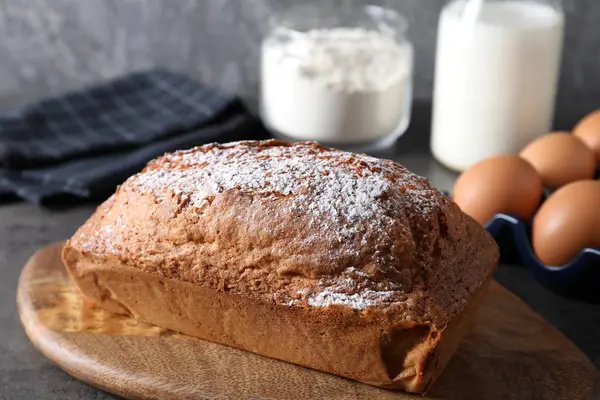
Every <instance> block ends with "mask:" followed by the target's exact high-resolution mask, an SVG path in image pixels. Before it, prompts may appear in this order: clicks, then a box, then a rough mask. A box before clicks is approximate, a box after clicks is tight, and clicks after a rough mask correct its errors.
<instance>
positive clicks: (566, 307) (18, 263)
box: [0, 108, 600, 400]
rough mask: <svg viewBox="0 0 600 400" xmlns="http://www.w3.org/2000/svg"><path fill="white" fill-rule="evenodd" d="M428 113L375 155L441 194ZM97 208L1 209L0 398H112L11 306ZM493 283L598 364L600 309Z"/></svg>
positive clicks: (511, 272)
mask: <svg viewBox="0 0 600 400" xmlns="http://www.w3.org/2000/svg"><path fill="white" fill-rule="evenodd" d="M427 113H428V111H427V110H419V109H418V108H417V110H415V119H416V121H415V123H414V124H413V126H412V128H411V129H410V131H409V132H408V133H407V134H406V135H405V136H404V137H403V138H402V139H401V140H400V141H399V143H398V146H397V147H396V148H395V149H394V150H392V151H389V152H387V153H382V154H376V155H377V156H381V157H386V158H392V159H395V160H398V161H400V162H401V163H403V164H404V165H405V166H407V167H408V168H409V169H411V170H413V171H414V172H416V173H418V174H421V175H425V176H428V177H429V178H430V179H431V181H432V183H433V184H434V185H435V186H437V187H438V188H440V189H442V190H450V189H451V188H452V185H453V182H454V179H455V178H456V176H455V174H453V173H451V172H449V171H447V170H446V169H444V168H443V167H441V166H440V165H439V164H437V163H436V162H435V161H434V160H432V158H431V156H430V155H429V152H428V148H427V147H428V146H427V132H428V126H427V124H426V123H425V121H426V120H428V118H427ZM94 207H95V205H94V204H79V205H75V206H71V207H68V208H65V209H63V210H52V211H50V210H48V209H42V208H38V207H35V206H33V205H29V204H25V203H22V202H15V203H5V204H1V205H0V399H60V400H68V399H108V398H114V397H113V396H111V395H109V394H107V393H104V392H102V391H100V390H98V389H95V388H92V387H90V386H88V385H86V384H85V383H82V382H79V381H77V380H75V379H73V378H71V377H70V376H68V375H67V374H66V373H64V372H62V371H61V370H60V369H58V368H57V367H55V366H54V365H53V364H52V363H51V362H50V361H48V360H47V359H45V358H44V357H43V356H42V355H41V354H40V353H38V352H37V351H36V350H35V349H34V348H33V346H32V345H31V344H30V342H29V341H28V339H27V337H26V336H25V334H24V333H23V331H22V329H21V326H20V323H19V318H18V315H17V310H16V306H15V292H16V285H17V279H18V277H19V273H20V270H21V267H22V266H23V265H24V263H25V262H26V261H27V259H28V257H29V256H31V255H32V254H33V253H34V252H35V251H36V250H37V249H39V248H40V247H42V246H45V245H47V244H50V243H52V242H55V241H57V240H61V239H65V238H67V237H68V236H70V235H71V234H72V233H73V231H74V230H75V229H76V228H77V227H78V226H79V225H80V224H81V223H82V222H83V221H84V220H85V219H86V218H87V217H88V216H89V215H90V214H91V213H92V211H93V210H94ZM497 279H498V280H499V281H500V282H501V283H502V284H504V285H505V286H507V287H508V288H509V289H510V290H512V291H513V292H514V293H516V294H517V295H518V296H520V297H521V298H523V299H524V300H525V301H526V302H527V303H529V304H530V305H531V306H532V307H533V308H534V309H535V310H537V311H538V312H539V313H540V314H541V315H543V316H544V317H545V318H546V319H547V320H548V321H549V322H550V323H552V324H554V325H555V326H556V327H558V329H560V330H561V331H562V332H563V333H564V334H565V335H567V336H568V337H569V338H571V339H572V340H573V341H574V342H575V343H576V344H577V345H578V346H579V347H580V348H581V349H582V350H583V351H584V352H585V353H586V354H587V355H588V356H589V357H590V359H591V360H592V361H593V362H594V363H595V364H596V365H597V366H600V341H599V340H598V333H600V329H599V328H600V305H593V304H586V303H582V302H579V301H575V300H569V299H565V298H562V297H559V296H557V295H555V294H553V293H552V292H550V291H548V290H546V289H545V288H543V287H542V286H541V285H540V284H538V283H537V282H536V281H535V280H534V279H533V278H532V277H531V276H530V275H529V273H528V272H527V271H526V270H525V269H524V268H522V267H518V266H508V265H502V266H500V267H499V269H498V270H497Z"/></svg>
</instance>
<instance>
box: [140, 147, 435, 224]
mask: <svg viewBox="0 0 600 400" xmlns="http://www.w3.org/2000/svg"><path fill="white" fill-rule="evenodd" d="M249 143H250V144H248V145H246V146H243V145H240V144H243V142H242V143H237V144H229V145H209V146H202V147H198V148H196V149H192V150H189V151H184V152H178V153H173V154H168V155H166V156H164V157H163V158H161V159H159V160H158V161H156V162H154V163H151V164H150V165H149V166H148V168H147V169H146V171H145V172H143V173H140V174H138V175H135V176H134V177H132V178H131V179H130V181H129V183H130V184H131V185H134V186H136V187H137V188H138V189H141V190H144V191H150V192H152V193H154V194H155V195H156V196H157V198H160V197H161V196H166V195H168V194H169V192H171V193H173V194H175V195H177V196H180V197H181V198H182V200H185V201H186V202H187V203H188V204H189V206H190V207H194V208H197V209H201V208H202V207H204V206H206V203H207V199H208V198H209V197H210V196H214V195H216V194H218V193H222V192H224V191H227V190H231V189H236V190H240V191H243V192H247V193H252V194H254V195H259V196H264V197H266V198H274V197H282V196H283V197H290V198H291V200H292V201H291V202H290V208H291V209H290V211H299V212H308V213H312V214H314V215H316V216H328V217H331V218H333V219H334V220H340V221H343V222H344V223H345V225H349V224H352V223H354V222H358V221H369V220H376V219H377V218H379V219H381V218H384V217H385V214H386V213H385V211H386V208H387V207H386V203H389V202H390V201H392V200H393V199H392V198H391V197H394V196H393V195H394V194H397V193H398V192H400V189H402V192H403V193H404V195H403V196H402V198H401V199H396V201H398V200H400V201H403V202H406V203H407V204H409V205H410V206H411V207H413V208H414V207H415V206H416V207H419V208H420V209H421V210H422V212H423V213H426V212H429V211H430V209H431V208H432V207H434V206H435V205H436V202H437V196H436V193H435V192H434V190H433V189H432V188H431V187H430V186H429V185H428V184H427V183H426V180H425V179H424V178H421V177H418V176H416V175H414V174H412V173H410V172H409V171H407V170H403V172H404V177H403V179H402V181H401V182H391V181H390V179H389V178H388V177H387V176H386V172H390V171H391V170H390V168H391V166H390V165H389V164H388V163H386V162H384V161H382V160H379V159H376V158H373V157H369V156H366V155H358V154H352V153H346V152H341V151H337V150H330V149H325V148H321V147H318V146H317V145H315V144H311V143H309V144H295V145H293V146H266V147H257V146H253V145H252V144H251V142H249ZM234 146H235V147H234ZM399 168H401V167H399ZM395 171H396V173H397V171H398V170H397V169H396V170H395ZM394 185H402V187H401V188H400V187H399V186H398V187H395V188H394V187H393V186H394ZM393 189H395V190H393ZM396 197H397V196H396ZM374 223H376V221H374Z"/></svg>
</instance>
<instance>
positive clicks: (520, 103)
mask: <svg viewBox="0 0 600 400" xmlns="http://www.w3.org/2000/svg"><path fill="white" fill-rule="evenodd" d="M563 30H564V14H563V12H562V9H561V7H560V2H559V0H554V1H552V0H546V1H542V0H505V1H502V0H489V1H486V0H455V1H452V2H450V3H449V4H448V5H447V6H446V7H445V8H444V9H443V10H442V13H441V16H440V21H439V30H438V45H437V59H436V70H435V85H434V96H433V120H432V138H431V149H432V152H433V154H434V156H435V157H436V158H437V159H438V161H440V162H441V163H443V164H445V165H446V166H448V167H449V168H452V169H454V170H459V171H460V170H464V169H466V168H468V167H469V166H470V165H472V164H474V163H476V162H477V161H480V160H481V159H483V158H485V157H488V156H490V155H494V154H500V153H515V152H518V151H520V150H521V149H522V148H523V147H524V146H525V145H526V144H527V143H528V142H529V141H531V140H532V139H534V138H536V137H537V136H539V135H542V134H545V133H548V132H549V131H550V130H551V126H552V120H553V116H554V106H555V97H556V88H557V84H558V75H559V70H560V59H561V53H562V43H563Z"/></svg>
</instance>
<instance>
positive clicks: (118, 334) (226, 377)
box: [17, 243, 600, 400]
mask: <svg viewBox="0 0 600 400" xmlns="http://www.w3.org/2000/svg"><path fill="white" fill-rule="evenodd" d="M61 247H62V243H56V244H54V245H52V246H49V247H47V248H45V249H43V250H40V251H39V252H38V253H36V254H35V255H34V256H33V257H32V258H31V259H30V260H29V262H28V263H27V265H26V266H25V268H24V269H23V272H22V273H21V278H20V281H19V288H18V295H17V303H18V307H19V313H20V316H21V321H22V323H23V326H24V328H25V331H26V333H27V335H28V336H29V338H30V339H31V341H32V342H33V344H34V345H35V346H36V347H37V348H38V349H39V350H40V351H41V352H42V353H43V354H45V355H46V356H47V357H48V358H50V359H51V360H53V361H54V362H55V363H56V364H58V365H59V366H60V367H61V368H63V369H64V370H65V371H67V372H68V373H69V374H71V375H73V376H74V377H76V378H79V379H81V380H83V381H85V382H88V383H89V384H91V385H94V386H97V387H99V388H102V389H104V390H106V391H108V392H112V393H115V394H118V395H121V396H124V397H127V398H168V399H171V398H172V399H178V398H181V399H183V398H189V399H204V398H220V399H238V398H245V399H248V398H252V399H257V398H269V399H321V398H323V399H390V400H392V399H396V400H398V399H405V400H409V399H418V398H422V397H421V396H412V395H408V394H405V393H401V392H393V391H387V390H383V389H379V388H375V387H371V386H367V385H364V384H361V383H357V382H353V381H350V380H347V379H343V378H339V377H336V376H333V375H329V374H325V373H322V372H318V371H313V370H310V369H307V368H303V367H299V366H296V365H292V364H288V363H285V362H282V361H277V360H273V359H269V358H266V357H262V356H259V355H255V354H252V353H248V352H245V351H241V350H237V349H233V348H231V347H227V346H223V345H219V344H215V343H210V342H206V341H203V340H199V339H194V338H190V337H187V336H184V335H180V334H177V333H174V332H171V331H168V330H165V329H161V328H158V327H155V326H151V325H148V324H145V323H142V322H139V321H136V320H134V319H132V318H128V317H124V316H118V315H114V314H110V313H108V312H105V311H103V310H102V309H100V308H98V307H96V306H94V305H92V304H89V303H87V302H85V301H84V300H83V299H82V298H81V297H80V295H79V293H78V291H77V289H76V288H75V287H74V286H73V285H72V284H71V282H70V281H69V277H68V276H67V273H66V271H65V269H64V267H63V265H62V262H61V261H60V250H61ZM283 340H285V339H283ZM427 398H432V399H448V400H449V399H460V400H468V399H478V400H486V399H544V400H548V399H553V400H562V399H564V400H584V399H585V400H588V399H598V398H600V374H599V372H598V370H597V369H596V368H595V367H594V365H593V364H592V363H591V362H590V361H589V360H588V359H587V357H586V356H585V355H584V354H583V353H582V352H581V351H580V350H578V349H577V348H576V347H575V345H573V344H572V343H571V342H570V341H569V340H568V339H567V338H565V337H564V336H563V335H562V334H561V333H560V332H558V331H557V330H556V329H554V328H553V327H552V326H550V325H549V324H548V323H546V322H545V321H544V320H543V319H542V318H541V317H540V316H538V315H537V314H536V313H535V312H533V311H532V310H531V309H530V308H529V307H528V306H527V305H526V304H524V303H523V302H522V301H521V300H519V299H518V298H517V297H515V296H514V295H512V294H511V293H509V292H508V291H507V290H506V289H504V288H503V287H502V286H500V285H499V284H497V283H496V282H493V284H492V286H491V288H490V291H489V294H488V296H487V298H486V300H485V301H484V303H483V305H482V308H481V309H480V311H479V313H478V316H477V320H476V324H475V327H474V329H473V331H472V332H471V334H470V335H469V336H468V337H467V338H466V339H465V340H463V342H462V344H461V346H460V348H459V350H458V352H457V354H456V355H455V356H454V358H453V359H452V360H451V362H450V364H449V365H448V367H447V368H446V370H445V371H444V373H443V374H442V376H441V377H440V379H439V380H438V382H437V383H436V384H435V386H434V388H433V389H432V391H431V393H430V394H429V395H428V396H427Z"/></svg>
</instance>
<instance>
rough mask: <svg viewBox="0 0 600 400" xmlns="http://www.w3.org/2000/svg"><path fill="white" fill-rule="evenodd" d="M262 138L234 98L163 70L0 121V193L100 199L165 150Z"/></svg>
mask: <svg viewBox="0 0 600 400" xmlns="http://www.w3.org/2000/svg"><path fill="white" fill-rule="evenodd" d="M262 135H264V131H262V130H261V128H260V124H259V123H258V122H257V121H256V119H255V118H253V117H252V116H251V115H249V114H248V113H247V112H246V110H245V109H244V107H243V106H242V104H241V103H240V101H239V100H237V99H236V98H235V97H233V96H229V95H225V94H223V93H221V92H219V91H217V90H214V89H212V88H210V87H207V86H205V85H202V84H200V83H198V82H196V81H194V80H192V79H190V78H188V77H185V76H182V75H179V74H175V73H172V72H169V71H165V70H152V71H147V72H140V73H135V74H132V75H129V76H126V77H124V78H121V79H117V80H115V81H112V82H108V83H105V84H102V85H99V86H96V87H91V88H87V89H84V90H81V91H78V92H73V93H69V94H66V95H64V96H61V97H57V98H52V99H47V100H43V101H40V102H38V103H35V104H32V105H29V106H26V107H23V108H19V109H15V110H12V111H10V112H8V113H6V114H5V115H3V116H0V196H1V197H4V196H6V195H9V194H14V195H17V196H19V197H21V198H23V199H25V200H28V201H30V202H33V203H40V202H42V201H43V200H45V199H47V198H50V197H53V196H57V195H73V196H77V197H82V198H86V197H93V196H105V195H107V194H109V193H111V192H112V191H114V189H115V187H116V186H117V185H118V184H120V183H121V182H122V181H123V180H125V179H126V178H127V177H128V176H129V175H131V174H133V173H135V172H137V171H139V170H140V169H141V168H142V167H143V166H144V165H145V163H146V162H148V161H149V160H151V159H152V158H154V157H156V156H158V155H161V154H163V153H165V152H168V151H174V150H178V149H186V148H190V147H193V146H195V145H199V144H203V143H208V142H215V141H218V142H226V141H232V140H241V139H253V138H258V137H261V136H262Z"/></svg>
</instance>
